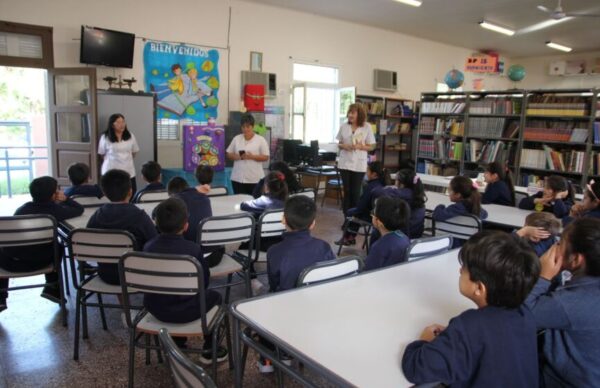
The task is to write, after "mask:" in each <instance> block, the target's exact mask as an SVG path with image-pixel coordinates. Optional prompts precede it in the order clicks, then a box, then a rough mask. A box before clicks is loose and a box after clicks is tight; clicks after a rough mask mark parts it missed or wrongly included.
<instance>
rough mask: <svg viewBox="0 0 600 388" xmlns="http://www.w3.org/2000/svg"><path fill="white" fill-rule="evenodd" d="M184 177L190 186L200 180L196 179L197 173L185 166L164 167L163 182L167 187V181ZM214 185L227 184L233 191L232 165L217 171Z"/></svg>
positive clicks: (230, 191) (228, 188)
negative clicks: (185, 168) (186, 168)
mask: <svg viewBox="0 0 600 388" xmlns="http://www.w3.org/2000/svg"><path fill="white" fill-rule="evenodd" d="M176 176H179V177H182V178H183V179H185V180H186V182H187V183H188V184H189V185H190V187H194V186H196V185H197V184H198V180H197V179H196V175H194V173H193V172H190V171H185V170H184V169H183V168H163V169H162V183H163V185H165V187H167V183H169V181H170V180H171V178H173V177H176ZM212 185H213V186H225V187H227V190H228V191H229V193H230V194H232V193H233V188H232V187H231V167H225V169H224V170H223V171H215V175H214V177H213V181H212Z"/></svg>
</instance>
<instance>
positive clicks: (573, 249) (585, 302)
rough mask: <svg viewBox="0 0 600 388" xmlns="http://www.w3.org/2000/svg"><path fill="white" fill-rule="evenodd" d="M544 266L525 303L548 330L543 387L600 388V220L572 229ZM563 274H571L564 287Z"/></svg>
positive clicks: (545, 331)
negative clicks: (599, 302)
mask: <svg viewBox="0 0 600 388" xmlns="http://www.w3.org/2000/svg"><path fill="white" fill-rule="evenodd" d="M540 261H541V266H542V270H541V273H540V277H539V279H538V281H537V283H536V284H535V287H534V288H533V290H532V291H531V293H530V294H529V296H528V297H527V300H526V301H525V305H526V306H527V307H529V308H530V309H531V311H532V313H533V316H534V318H535V322H536V325H537V328H538V329H540V330H543V334H542V335H543V345H542V349H543V350H542V357H541V360H542V363H541V372H542V373H541V378H542V380H543V381H542V382H541V384H540V385H541V386H544V387H599V386H600V368H598V366H599V365H600V310H598V301H599V300H600V220H599V219H597V218H592V217H585V218H581V219H578V220H576V221H574V222H573V223H571V224H569V226H567V227H566V229H565V230H564V231H563V234H562V237H561V240H560V244H557V245H554V246H553V247H552V248H551V249H550V250H549V251H548V253H546V254H545V255H544V256H543V257H542V258H541V260H540ZM561 271H569V272H571V274H572V276H571V279H570V280H568V281H566V282H565V284H562V285H561V284H560V283H561V282H560V281H556V280H557V278H560V276H558V275H559V274H560V273H561ZM553 280H554V281H553Z"/></svg>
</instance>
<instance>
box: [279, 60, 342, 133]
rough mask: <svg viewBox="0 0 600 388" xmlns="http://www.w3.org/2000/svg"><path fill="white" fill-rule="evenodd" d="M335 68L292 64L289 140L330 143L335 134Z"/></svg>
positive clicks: (336, 79) (336, 84)
mask: <svg viewBox="0 0 600 388" xmlns="http://www.w3.org/2000/svg"><path fill="white" fill-rule="evenodd" d="M338 73H339V71H338V69H337V68H336V67H330V66H321V65H307V64H303V63H294V64H293V78H294V81H293V86H292V94H291V112H292V114H291V124H290V128H291V131H290V137H291V138H293V139H299V140H302V141H303V142H305V143H308V142H310V141H311V140H318V141H319V142H321V143H330V142H333V141H334V139H335V135H336V133H337V130H338V128H337V120H336V90H337V87H338V78H339V77H338Z"/></svg>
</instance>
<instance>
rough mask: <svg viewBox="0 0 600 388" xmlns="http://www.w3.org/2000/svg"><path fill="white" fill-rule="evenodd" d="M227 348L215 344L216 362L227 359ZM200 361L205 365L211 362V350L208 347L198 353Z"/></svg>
mask: <svg viewBox="0 0 600 388" xmlns="http://www.w3.org/2000/svg"><path fill="white" fill-rule="evenodd" d="M227 354H228V352H227V349H226V348H224V347H223V346H217V362H223V361H227ZM200 362H201V363H203V364H205V365H210V364H212V351H211V350H210V349H206V350H203V351H202V353H200Z"/></svg>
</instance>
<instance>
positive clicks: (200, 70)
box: [144, 41, 220, 122]
mask: <svg viewBox="0 0 600 388" xmlns="http://www.w3.org/2000/svg"><path fill="white" fill-rule="evenodd" d="M218 65H219V52H218V51H217V50H214V49H211V50H205V49H203V48H201V47H196V46H189V45H185V44H180V43H168V42H155V41H148V42H146V45H145V46H144V71H145V84H146V91H147V92H152V93H154V94H156V100H157V105H158V111H157V117H158V118H169V119H177V120H179V119H192V120H196V121H201V122H206V121H208V119H209V118H211V117H212V118H217V107H218V105H219V99H218V92H219V86H220V82H219V66H218Z"/></svg>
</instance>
